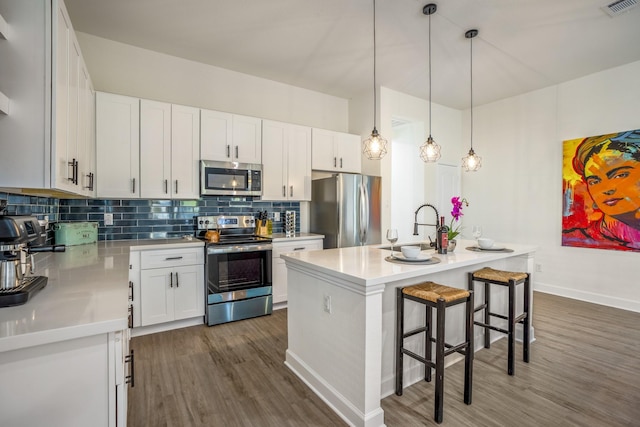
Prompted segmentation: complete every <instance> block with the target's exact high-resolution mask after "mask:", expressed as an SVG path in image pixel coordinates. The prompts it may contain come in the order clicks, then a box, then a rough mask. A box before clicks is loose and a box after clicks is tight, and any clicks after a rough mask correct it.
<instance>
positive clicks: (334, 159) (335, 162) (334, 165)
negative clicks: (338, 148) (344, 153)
mask: <svg viewBox="0 0 640 427" xmlns="http://www.w3.org/2000/svg"><path fill="white" fill-rule="evenodd" d="M336 166H338V159H337V158H336V157H334V158H333V167H334V168H335V167H336Z"/></svg>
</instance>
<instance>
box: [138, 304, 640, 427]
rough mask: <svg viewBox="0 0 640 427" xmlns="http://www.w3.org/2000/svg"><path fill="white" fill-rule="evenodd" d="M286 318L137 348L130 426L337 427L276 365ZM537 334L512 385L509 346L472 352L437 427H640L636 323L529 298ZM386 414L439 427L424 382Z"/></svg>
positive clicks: (453, 379) (634, 316) (594, 309)
mask: <svg viewBox="0 0 640 427" xmlns="http://www.w3.org/2000/svg"><path fill="white" fill-rule="evenodd" d="M286 314H287V313H286V310H278V311H276V312H274V314H273V315H271V316H267V317H261V318H257V319H251V320H245V321H241V322H235V323H229V324H225V325H219V326H215V327H212V328H209V327H206V326H196V327H191V328H185V329H180V330H175V331H169V332H163V333H159V334H153V335H146V336H142V337H137V338H134V339H133V340H132V342H131V344H132V348H134V349H135V353H136V386H135V388H133V389H130V390H129V408H128V409H129V416H128V421H129V425H130V426H131V427H138V426H154V427H156V426H225V427H226V426H230V427H231V426H251V427H253V426H259V427H263V426H264V427H269V426H274V427H275V426H341V425H345V424H344V422H343V421H342V420H341V419H340V418H339V417H338V416H337V415H335V414H334V413H333V412H332V411H331V409H329V408H328V407H327V406H326V405H325V404H324V403H323V402H322V401H321V400H320V399H319V398H317V397H316V396H315V394H313V392H311V391H310V390H309V389H308V388H307V387H306V386H305V385H304V384H303V383H302V382H301V381H300V380H299V379H298V378H297V377H296V376H295V375H293V374H292V373H291V372H290V371H289V369H287V368H286V367H285V366H284V364H283V361H284V353H285V350H286V347H287V331H286V328H287V322H286ZM534 326H535V335H536V342H535V343H533V344H532V360H531V363H529V364H528V365H527V364H525V363H523V362H522V361H521V360H520V359H521V354H522V353H521V349H520V348H519V347H518V351H517V356H518V362H517V364H516V375H515V376H514V377H509V376H508V375H507V374H506V346H505V340H500V341H499V342H497V343H495V344H494V345H492V347H491V349H489V350H486V349H483V350H480V351H479V352H477V353H476V359H475V363H474V387H473V404H472V405H470V406H467V405H465V404H464V403H463V402H462V380H463V375H462V374H463V366H462V364H461V363H457V364H455V365H453V366H450V367H448V368H447V369H446V372H445V401H444V405H445V408H444V410H445V412H444V422H443V423H442V425H443V426H447V425H448V426H524V427H527V426H531V427H534V426H535V427H538V426H639V425H640V357H639V355H640V313H633V312H629V311H624V310H617V309H613V308H609V307H603V306H598V305H594V304H589V303H584V302H580V301H575V300H571V299H567V298H561V297H557V296H552V295H547V294H542V293H535V296H534ZM382 407H383V409H384V411H385V422H386V424H387V426H389V427H395V426H398V427H400V426H402V427H405V426H424V425H436V424H435V423H434V421H433V418H432V416H433V385H432V384H431V383H425V382H420V383H418V384H415V385H413V386H411V387H407V388H405V390H404V395H403V396H402V397H397V396H395V395H392V396H389V397H387V398H385V399H384V400H383V402H382Z"/></svg>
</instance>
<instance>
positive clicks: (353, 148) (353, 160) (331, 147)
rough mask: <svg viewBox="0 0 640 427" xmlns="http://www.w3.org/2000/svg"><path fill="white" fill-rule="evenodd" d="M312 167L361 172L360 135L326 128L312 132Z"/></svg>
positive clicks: (325, 169)
mask: <svg viewBox="0 0 640 427" xmlns="http://www.w3.org/2000/svg"><path fill="white" fill-rule="evenodd" d="M312 135H313V138H312V160H313V162H312V165H311V167H312V169H315V170H324V171H335V172H350V173H360V172H361V171H362V162H361V155H360V136H358V135H351V134H348V133H344V132H335V131H331V130H325V129H315V128H314V129H313V132H312Z"/></svg>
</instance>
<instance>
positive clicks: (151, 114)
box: [140, 99, 171, 199]
mask: <svg viewBox="0 0 640 427" xmlns="http://www.w3.org/2000/svg"><path fill="white" fill-rule="evenodd" d="M170 182H171V104H167V103H164V102H156V101H148V100H146V99H142V100H140V197H142V198H143V199H154V198H168V197H170V191H171V189H170V186H171V185H170Z"/></svg>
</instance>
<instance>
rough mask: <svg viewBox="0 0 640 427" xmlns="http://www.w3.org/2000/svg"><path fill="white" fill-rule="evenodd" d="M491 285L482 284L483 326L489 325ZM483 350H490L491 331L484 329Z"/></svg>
mask: <svg viewBox="0 0 640 427" xmlns="http://www.w3.org/2000/svg"><path fill="white" fill-rule="evenodd" d="M490 312H491V284H489V283H487V282H484V324H485V325H490V324H491V316H490V315H489V313H490ZM484 348H491V329H489V328H484Z"/></svg>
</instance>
